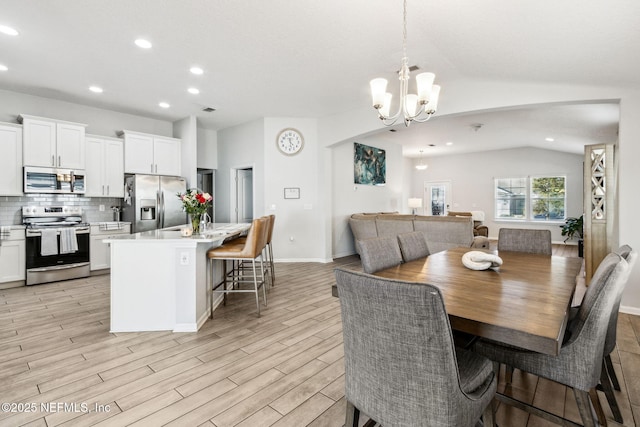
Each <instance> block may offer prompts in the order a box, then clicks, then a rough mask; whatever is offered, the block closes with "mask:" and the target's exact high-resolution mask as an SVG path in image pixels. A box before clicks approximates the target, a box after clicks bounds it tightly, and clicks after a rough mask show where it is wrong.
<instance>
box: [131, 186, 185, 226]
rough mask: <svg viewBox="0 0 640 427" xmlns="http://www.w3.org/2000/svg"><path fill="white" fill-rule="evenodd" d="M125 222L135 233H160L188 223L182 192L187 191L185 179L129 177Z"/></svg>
mask: <svg viewBox="0 0 640 427" xmlns="http://www.w3.org/2000/svg"><path fill="white" fill-rule="evenodd" d="M124 185H125V194H124V201H123V208H122V220H123V221H127V222H131V232H132V233H139V232H141V231H148V230H156V229H158V228H167V227H172V226H175V225H182V224H186V223H187V214H186V213H185V212H184V211H183V210H182V202H181V201H180V199H179V198H178V193H184V192H185V191H186V190H187V182H186V181H185V179H184V178H181V177H176V176H162V175H140V174H136V175H125V178H124Z"/></svg>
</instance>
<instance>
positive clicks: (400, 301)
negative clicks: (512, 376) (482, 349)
mask: <svg viewBox="0 0 640 427" xmlns="http://www.w3.org/2000/svg"><path fill="white" fill-rule="evenodd" d="M335 275H336V283H337V286H338V290H339V294H340V307H341V313H342V330H343V336H344V361H345V398H346V400H347V415H346V424H345V425H346V426H348V427H355V426H357V425H358V415H359V413H360V411H363V412H364V413H366V414H367V415H368V416H369V417H370V418H371V419H373V420H375V421H376V422H378V423H380V424H382V425H384V426H385V427H387V426H389V427H392V426H418V425H420V426H456V427H471V426H475V425H476V423H477V421H478V420H479V419H480V417H481V416H483V421H484V425H485V426H490V425H494V419H493V409H492V405H491V401H492V399H493V397H494V395H495V391H496V384H497V381H496V376H495V374H494V371H493V365H492V363H491V362H490V361H489V360H488V359H486V358H484V357H479V356H477V355H475V354H473V353H472V352H470V351H467V350H462V349H456V348H455V347H454V344H453V337H452V334H451V325H450V323H449V318H448V316H447V311H446V309H445V306H444V301H443V298H442V293H441V292H440V290H439V289H438V288H437V287H435V286H432V285H428V284H419V283H410V282H402V281H395V280H391V279H383V278H380V277H376V276H373V275H369V274H366V273H361V272H357V271H350V270H346V269H340V268H339V269H336V270H335ZM372 313H375V315H372Z"/></svg>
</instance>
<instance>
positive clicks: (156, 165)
mask: <svg viewBox="0 0 640 427" xmlns="http://www.w3.org/2000/svg"><path fill="white" fill-rule="evenodd" d="M121 134H122V135H123V136H124V171H125V173H146V174H154V175H173V176H180V169H181V168H180V140H179V139H177V138H169V137H166V136H158V135H150V134H146V133H141V132H132V131H128V130H124V131H122V133H121Z"/></svg>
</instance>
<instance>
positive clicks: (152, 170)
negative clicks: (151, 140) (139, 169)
mask: <svg viewBox="0 0 640 427" xmlns="http://www.w3.org/2000/svg"><path fill="white" fill-rule="evenodd" d="M151 173H153V163H151Z"/></svg>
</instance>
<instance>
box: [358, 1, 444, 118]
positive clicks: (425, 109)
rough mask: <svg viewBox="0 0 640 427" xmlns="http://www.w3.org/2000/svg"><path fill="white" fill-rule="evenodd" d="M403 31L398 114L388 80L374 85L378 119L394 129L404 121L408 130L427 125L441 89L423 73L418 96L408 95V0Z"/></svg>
mask: <svg viewBox="0 0 640 427" xmlns="http://www.w3.org/2000/svg"><path fill="white" fill-rule="evenodd" d="M403 5H404V14H403V28H402V54H403V55H402V66H401V67H400V71H399V72H398V79H399V80H400V102H399V105H398V111H397V112H396V113H395V114H394V115H393V116H391V115H390V110H391V93H389V92H387V79H383V78H377V79H373V80H371V82H370V85H371V97H372V98H373V108H375V109H376V110H378V118H380V120H382V122H383V123H384V124H385V126H392V125H393V124H395V122H396V121H397V120H398V118H400V116H401V115H402V117H403V118H404V124H405V126H409V125H410V124H411V122H412V121H416V122H420V123H422V122H426V121H427V120H429V119H430V118H431V116H433V114H434V113H435V112H436V109H437V107H438V97H439V95H440V86H438V85H434V84H433V80H434V78H435V74H433V73H420V74H418V75H417V76H416V84H417V86H418V94H417V95H416V94H413V93H408V86H409V77H410V75H409V74H410V70H409V60H408V58H407V0H404V3H403Z"/></svg>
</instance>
